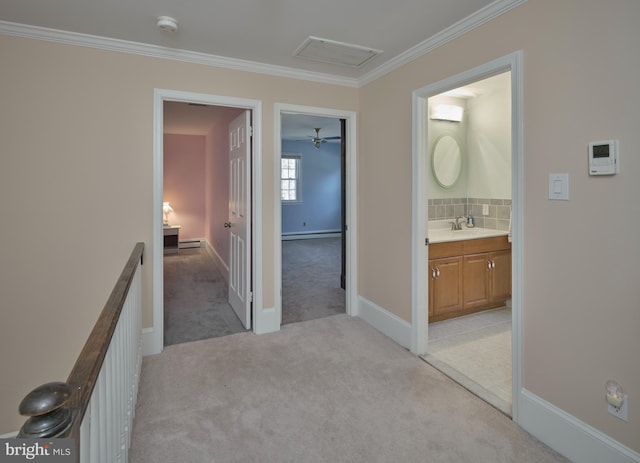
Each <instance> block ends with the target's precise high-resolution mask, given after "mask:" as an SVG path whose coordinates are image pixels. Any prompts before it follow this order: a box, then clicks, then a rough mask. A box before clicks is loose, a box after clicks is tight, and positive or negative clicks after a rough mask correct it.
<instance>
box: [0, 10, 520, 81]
mask: <svg viewBox="0 0 640 463" xmlns="http://www.w3.org/2000/svg"><path fill="white" fill-rule="evenodd" d="M523 1H524V0H393V1H390V0H323V1H322V2H317V1H312V0H233V1H222V0H181V1H180V2H176V1H175V0H127V1H125V0H104V1H100V0H55V1H51V0H0V33H5V34H12V33H13V34H14V35H23V36H25V35H26V36H28V32H29V31H31V32H32V33H34V34H35V35H37V36H39V37H42V36H43V35H44V36H45V38H46V35H47V34H49V35H50V36H51V37H52V39H54V40H55V39H56V38H58V39H60V34H59V33H56V32H54V31H48V30H41V29H40V28H47V29H55V30H61V31H67V32H71V33H73V34H74V35H73V36H72V37H71V39H70V38H69V37H65V40H66V41H67V42H69V40H71V41H73V40H72V39H73V38H74V37H75V38H76V39H77V40H79V41H81V42H82V41H85V42H86V40H89V39H91V38H97V37H102V38H109V39H117V40H118V41H127V43H124V42H121V43H120V42H119V44H120V45H121V46H123V47H126V46H127V45H134V44H135V45H140V44H144V45H145V46H146V45H150V46H152V47H155V48H154V50H156V51H158V52H162V51H166V50H167V49H170V50H173V51H175V50H183V51H188V52H196V53H197V54H198V56H200V54H205V55H207V56H210V57H214V58H220V59H223V60H224V59H229V60H235V61H234V62H235V64H239V63H244V64H246V63H247V62H249V63H252V64H256V65H262V66H267V67H271V70H272V71H275V70H289V71H295V72H299V73H313V74H318V75H327V76H328V75H331V76H337V77H341V78H346V79H353V80H354V81H356V82H357V81H358V79H362V78H364V77H366V76H367V75H370V74H371V73H372V72H374V71H376V70H378V69H381V68H384V67H388V66H391V65H392V64H393V63H394V62H395V63H396V64H397V62H398V60H399V59H400V58H401V57H403V56H405V57H406V56H407V54H411V52H412V51H414V52H416V49H417V48H418V49H420V47H423V48H422V49H421V52H420V53H419V54H422V53H424V52H426V51H428V50H426V49H424V47H425V46H426V45H425V44H426V43H429V44H430V45H429V46H430V47H431V48H433V47H434V46H437V45H438V44H439V43H442V42H443V41H446V40H447V37H448V39H451V38H453V37H455V36H456V35H455V34H461V33H464V32H465V31H466V30H468V29H470V28H472V27H475V26H477V25H479V24H482V23H483V22H486V21H488V20H490V19H492V18H493V17H495V16H498V15H499V14H502V13H503V12H505V11H507V10H509V9H510V8H513V7H514V6H517V5H518V4H520V3H522V2H523ZM165 15H166V16H171V17H173V18H175V19H176V20H177V21H178V30H177V31H176V32H169V31H166V30H161V29H160V28H158V27H157V25H156V22H157V18H158V17H159V16H165ZM22 25H28V26H36V28H30V29H29V30H28V31H26V32H25V29H24V27H22ZM18 26H20V27H21V29H20V34H18V33H17V32H16V28H17V27H18ZM454 32H455V33H454ZM77 34H86V35H88V36H90V37H89V38H87V37H85V36H83V35H77ZM447 34H449V35H447ZM51 37H50V38H51ZM309 37H319V38H322V39H327V40H329V41H337V42H343V43H347V44H352V45H357V46H361V47H366V48H370V49H376V50H379V51H381V52H382V53H380V54H379V55H378V56H375V57H374V58H372V59H370V60H369V61H367V62H366V63H365V64H363V65H361V66H359V67H350V66H345V65H338V64H328V63H324V62H318V61H314V60H310V59H306V58H300V57H294V52H295V51H296V50H297V49H298V48H299V47H300V46H301V45H302V44H303V43H304V42H305V40H307V39H308V38H309ZM129 42H130V43H131V44H129ZM419 51H420V50H419ZM414 57H415V56H414Z"/></svg>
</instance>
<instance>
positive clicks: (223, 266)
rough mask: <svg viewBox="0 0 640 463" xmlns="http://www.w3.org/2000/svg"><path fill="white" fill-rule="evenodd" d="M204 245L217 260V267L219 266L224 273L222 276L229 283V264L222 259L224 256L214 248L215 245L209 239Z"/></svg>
mask: <svg viewBox="0 0 640 463" xmlns="http://www.w3.org/2000/svg"><path fill="white" fill-rule="evenodd" d="M204 247H205V249H206V250H207V252H208V253H209V255H210V256H211V257H213V260H214V261H215V262H216V267H218V270H220V272H221V273H222V277H223V278H224V281H226V282H227V284H229V266H228V265H227V264H225V263H224V261H223V260H222V257H220V254H218V252H217V251H216V250H215V249H214V247H213V246H211V243H209V241H207V240H204Z"/></svg>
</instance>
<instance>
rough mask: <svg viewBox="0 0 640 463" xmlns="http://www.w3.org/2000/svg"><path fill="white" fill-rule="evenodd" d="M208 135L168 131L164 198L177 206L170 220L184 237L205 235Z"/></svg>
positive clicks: (182, 237)
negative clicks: (178, 133)
mask: <svg viewBox="0 0 640 463" xmlns="http://www.w3.org/2000/svg"><path fill="white" fill-rule="evenodd" d="M204 172H205V137H204V136H201V135H173V134H165V135H164V201H169V202H170V203H171V207H172V208H173V211H174V212H172V213H170V214H169V224H171V225H180V226H181V227H182V228H181V229H180V240H185V239H199V238H204V236H205V214H206V209H205V174H204Z"/></svg>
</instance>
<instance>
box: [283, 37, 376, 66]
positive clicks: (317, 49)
mask: <svg viewBox="0 0 640 463" xmlns="http://www.w3.org/2000/svg"><path fill="white" fill-rule="evenodd" d="M380 53H382V50H376V49H374V48H368V47H361V46H359V45H351V44H349V43H343V42H336V41H335V40H327V39H320V38H318V37H309V38H307V39H306V40H305V41H304V42H303V43H302V45H300V46H299V47H298V49H297V50H296V51H295V53H294V54H293V55H294V56H297V57H299V58H306V59H310V60H313V61H321V62H323V63H330V64H340V65H342V66H350V67H354V68H357V67H360V66H362V65H363V64H364V63H366V62H367V61H369V60H370V59H372V58H374V57H376V56H378V55H379V54H380Z"/></svg>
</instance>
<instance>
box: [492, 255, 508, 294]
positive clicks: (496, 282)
mask: <svg viewBox="0 0 640 463" xmlns="http://www.w3.org/2000/svg"><path fill="white" fill-rule="evenodd" d="M490 259H491V262H492V269H491V272H490V273H491V302H492V303H504V302H505V301H506V300H507V299H509V297H511V251H496V252H492V253H491V255H490Z"/></svg>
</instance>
